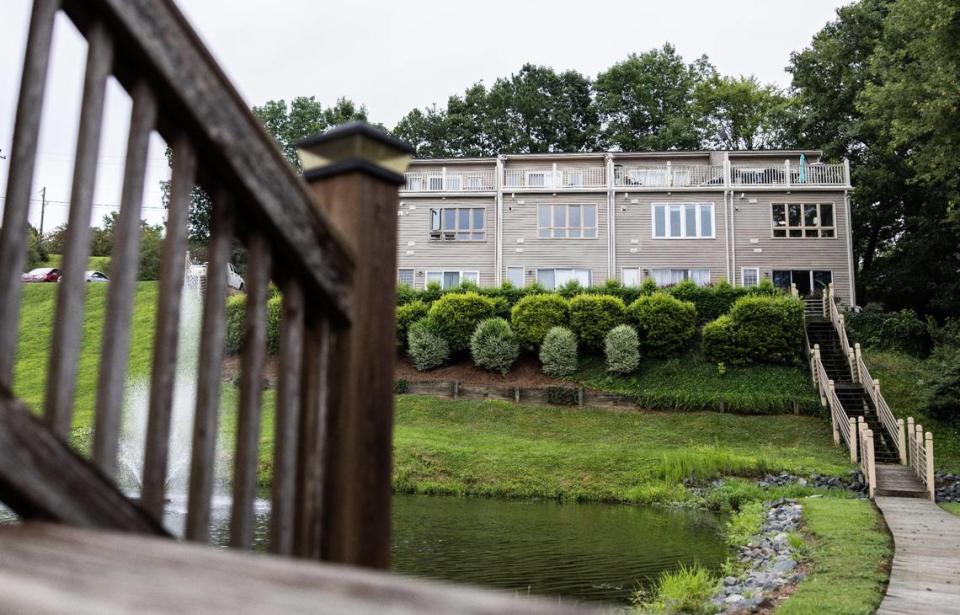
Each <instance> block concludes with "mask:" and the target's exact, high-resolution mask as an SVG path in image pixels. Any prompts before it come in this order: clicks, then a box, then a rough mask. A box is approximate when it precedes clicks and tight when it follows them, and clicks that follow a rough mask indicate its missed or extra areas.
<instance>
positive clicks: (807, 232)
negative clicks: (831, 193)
mask: <svg viewBox="0 0 960 615" xmlns="http://www.w3.org/2000/svg"><path fill="white" fill-rule="evenodd" d="M771 212H772V220H773V236H774V238H795V239H799V238H805V239H810V238H817V237H825V238H832V237H836V236H837V229H836V221H835V220H834V215H833V214H834V211H833V203H773V204H772V205H771Z"/></svg>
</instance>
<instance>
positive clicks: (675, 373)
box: [575, 353, 821, 414]
mask: <svg viewBox="0 0 960 615" xmlns="http://www.w3.org/2000/svg"><path fill="white" fill-rule="evenodd" d="M575 379H576V380H577V381H578V382H579V383H580V384H582V385H583V386H585V387H587V388H591V389H596V390H601V391H609V392H613V393H621V394H624V395H629V396H631V397H632V398H633V399H634V401H635V402H636V403H637V404H639V405H641V406H644V407H647V408H658V409H661V410H691V409H694V410H720V402H721V401H722V402H723V403H724V406H725V407H724V409H725V410H726V411H728V412H743V413H750V414H778V413H782V412H785V411H788V410H791V409H792V403H793V402H794V401H796V402H798V403H799V405H800V409H801V411H803V412H805V413H808V414H814V413H820V412H821V407H820V400H819V398H818V397H817V395H816V394H815V393H814V390H813V385H812V383H811V381H810V376H809V374H808V372H807V369H806V368H805V367H801V366H793V367H791V366H785V365H752V366H749V367H733V366H724V368H723V369H721V368H720V366H719V365H718V364H716V363H712V362H710V361H707V360H705V359H704V358H703V357H701V356H700V355H699V354H696V353H690V354H687V355H684V356H682V357H677V358H673V359H648V360H645V361H643V362H642V363H641V365H640V368H639V369H638V370H637V373H636V374H632V375H630V376H615V375H612V374H609V373H607V371H606V367H605V365H604V362H603V361H602V360H600V359H593V360H589V361H587V362H586V363H585V364H584V366H583V368H582V369H581V370H580V372H579V373H578V374H577V376H576V377H575Z"/></svg>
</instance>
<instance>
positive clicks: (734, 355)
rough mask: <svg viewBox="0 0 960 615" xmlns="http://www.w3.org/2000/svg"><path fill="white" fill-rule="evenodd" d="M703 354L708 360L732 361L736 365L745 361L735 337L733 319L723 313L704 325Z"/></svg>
mask: <svg viewBox="0 0 960 615" xmlns="http://www.w3.org/2000/svg"><path fill="white" fill-rule="evenodd" d="M701 344H702V348H703V356H704V357H705V358H706V359H707V360H708V361H716V362H723V363H732V364H734V365H738V364H742V363H744V362H745V360H744V357H743V356H742V354H743V353H741V352H740V347H739V346H738V345H737V343H736V341H735V340H734V337H733V321H732V320H731V319H730V317H729V316H727V315H723V316H721V317H719V318H717V319H716V320H712V321H710V322H708V323H707V324H705V325H704V326H703V333H702V340H701Z"/></svg>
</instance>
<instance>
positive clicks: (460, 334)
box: [428, 291, 495, 353]
mask: <svg viewBox="0 0 960 615" xmlns="http://www.w3.org/2000/svg"><path fill="white" fill-rule="evenodd" d="M494 308H495V305H494V302H493V300H492V299H490V298H488V297H482V296H480V295H479V294H478V293H475V292H473V291H470V292H465V293H452V294H449V295H444V296H442V297H440V298H439V299H437V300H436V301H434V302H433V305H431V306H430V311H429V313H428V315H429V317H430V320H432V321H433V322H434V324H435V326H436V330H437V332H438V333H439V334H440V335H441V336H442V337H443V339H445V340H447V344H449V345H450V352H452V353H457V352H461V351H464V350H467V349H468V348H469V347H470V336H471V335H473V332H474V330H475V329H476V328H477V325H478V324H480V321H482V320H484V319H487V318H490V317H491V316H493V310H494Z"/></svg>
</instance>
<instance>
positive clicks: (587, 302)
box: [570, 295, 627, 351]
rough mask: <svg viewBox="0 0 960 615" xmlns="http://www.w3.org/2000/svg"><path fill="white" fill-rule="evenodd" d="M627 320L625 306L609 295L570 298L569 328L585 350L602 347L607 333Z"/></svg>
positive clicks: (598, 349) (596, 349)
mask: <svg viewBox="0 0 960 615" xmlns="http://www.w3.org/2000/svg"><path fill="white" fill-rule="evenodd" d="M626 320H627V306H626V305H624V303H623V300H622V299H620V298H619V297H611V296H610V295H577V296H576V297H574V298H573V299H571V300H570V330H571V331H573V333H574V335H576V336H577V339H578V340H579V341H580V344H581V345H582V346H583V348H584V349H585V350H588V351H600V350H602V349H603V344H604V339H605V338H606V337H607V333H608V332H609V331H610V330H611V329H613V328H614V327H617V326H619V325H622V324H624V323H625V322H626Z"/></svg>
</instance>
